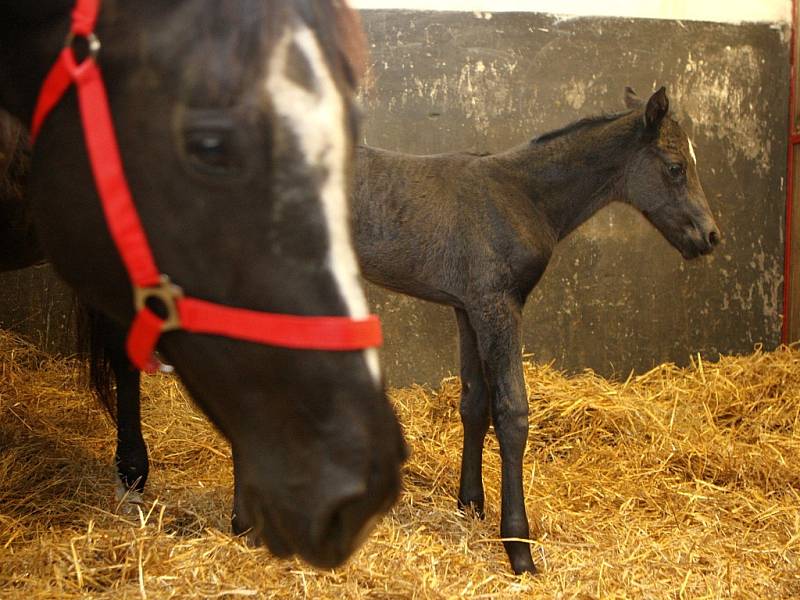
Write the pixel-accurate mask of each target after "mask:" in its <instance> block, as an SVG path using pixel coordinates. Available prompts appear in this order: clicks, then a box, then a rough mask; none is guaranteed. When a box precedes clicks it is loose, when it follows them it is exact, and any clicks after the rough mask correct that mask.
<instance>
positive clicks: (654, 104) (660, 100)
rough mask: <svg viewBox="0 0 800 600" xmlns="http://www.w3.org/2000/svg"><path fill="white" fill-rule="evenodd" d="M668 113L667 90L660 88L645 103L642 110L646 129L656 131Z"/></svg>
mask: <svg viewBox="0 0 800 600" xmlns="http://www.w3.org/2000/svg"><path fill="white" fill-rule="evenodd" d="M668 112H669V98H667V89H666V88H665V87H663V86H662V87H661V89H659V90H658V91H657V92H656V93H655V94H653V95H652V96H650V100H648V101H647V108H645V109H644V123H645V125H646V126H647V128H648V129H658V126H659V125H661V121H663V120H664V117H666V116H667V113H668Z"/></svg>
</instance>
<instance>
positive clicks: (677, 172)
mask: <svg viewBox="0 0 800 600" xmlns="http://www.w3.org/2000/svg"><path fill="white" fill-rule="evenodd" d="M667 170H668V171H669V174H670V175H671V176H672V177H674V178H675V179H679V178H681V177H683V176H684V174H685V173H686V170H685V169H684V168H683V165H682V164H681V163H672V164H671V165H669V166H668V167H667Z"/></svg>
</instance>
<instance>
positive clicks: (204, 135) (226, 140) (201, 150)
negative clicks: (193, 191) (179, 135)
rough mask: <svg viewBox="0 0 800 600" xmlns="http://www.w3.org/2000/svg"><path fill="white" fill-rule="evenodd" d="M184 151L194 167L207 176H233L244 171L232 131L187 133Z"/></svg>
mask: <svg viewBox="0 0 800 600" xmlns="http://www.w3.org/2000/svg"><path fill="white" fill-rule="evenodd" d="M184 150H185V152H186V157H187V158H188V159H189V163H190V164H191V165H192V167H194V168H195V169H197V170H198V171H201V172H203V173H205V174H209V175H231V174H236V173H238V172H240V171H241V170H242V160H241V158H240V156H239V153H238V151H237V150H238V149H237V147H236V144H235V140H234V135H233V131H232V130H227V129H219V130H211V129H209V130H203V129H198V130H191V131H187V132H186V133H185V139H184Z"/></svg>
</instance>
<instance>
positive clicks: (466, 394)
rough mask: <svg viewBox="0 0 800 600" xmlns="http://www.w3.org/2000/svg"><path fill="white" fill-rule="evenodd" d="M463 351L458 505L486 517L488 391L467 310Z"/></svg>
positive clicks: (460, 317)
mask: <svg viewBox="0 0 800 600" xmlns="http://www.w3.org/2000/svg"><path fill="white" fill-rule="evenodd" d="M456 321H457V322H458V334H459V350H460V354H461V424H462V426H463V428H464V445H463V448H462V451H461V482H460V484H459V487H458V507H459V508H460V509H462V510H463V509H465V508H468V507H470V506H471V507H472V508H473V510H474V511H475V514H476V515H478V516H479V517H481V518H483V516H484V510H483V508H484V497H483V478H482V468H483V467H482V463H483V440H484V438H485V437H486V432H487V431H488V430H489V392H488V390H487V389H486V382H485V380H484V378H483V368H482V367H481V358H480V354H479V353H478V340H477V339H476V337H475V330H474V329H473V328H472V325H470V323H469V318H468V317H467V313H466V312H464V311H463V310H461V309H458V308H457V309H456Z"/></svg>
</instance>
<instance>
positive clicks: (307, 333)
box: [31, 0, 383, 371]
mask: <svg viewBox="0 0 800 600" xmlns="http://www.w3.org/2000/svg"><path fill="white" fill-rule="evenodd" d="M99 10H100V0H77V5H76V7H75V9H74V10H73V13H72V29H71V31H70V33H69V35H68V36H67V39H66V42H65V44H64V49H63V50H62V51H61V54H60V55H59V57H58V60H57V61H56V63H55V65H54V66H53V68H52V69H51V71H50V73H49V74H48V76H47V78H46V80H45V82H44V84H43V86H42V90H41V92H40V95H39V100H38V103H37V105H36V109H35V111H34V116H33V123H32V126H31V140H32V143H33V141H34V140H35V139H36V136H37V135H38V133H39V131H40V129H41V127H42V124H43V123H44V120H45V119H46V118H47V115H48V114H49V113H50V112H51V111H52V109H53V108H54V107H55V106H56V105H57V104H58V103H59V102H60V101H61V99H62V98H63V96H64V94H65V93H66V91H67V90H68V89H69V88H70V87H71V86H72V85H75V87H76V89H77V93H78V104H79V106H80V113H81V121H82V123H83V131H84V139H85V142H86V148H87V151H88V155H89V162H90V164H91V168H92V174H93V176H94V181H95V186H96V187H97V191H98V195H99V196H100V202H101V204H102V207H103V213H104V215H105V220H106V224H107V226H108V230H109V233H110V234H111V238H112V239H113V241H114V244H115V245H116V247H117V251H118V252H119V254H120V257H121V258H122V262H123V264H124V266H125V269H126V271H127V272H128V277H129V279H130V282H131V286H132V288H133V303H134V309H135V311H136V314H135V317H134V319H133V323H132V324H131V327H130V330H129V332H128V339H127V343H126V347H127V352H128V357H129V358H130V360H131V362H132V363H133V364H134V365H136V367H138V368H139V369H143V370H147V371H152V370H154V368H155V364H156V363H155V361H154V360H153V352H154V350H155V347H156V344H157V343H158V340H159V338H160V337H161V334H163V333H165V332H167V331H175V330H179V329H182V330H184V331H188V332H192V333H200V334H208V335H218V336H224V337H230V338H235V339H239V340H245V341H248V342H255V343H259V344H265V345H269V346H279V347H283V348H295V349H305V350H338V351H348V350H363V349H365V348H373V347H377V346H380V345H381V344H382V341H383V340H382V334H381V326H380V321H379V320H378V318H377V317H376V316H375V315H369V316H368V317H367V318H365V319H353V318H350V317H340V316H331V317H328V316H300V315H285V314H276V313H268V312H262V311H255V310H247V309H243V308H235V307H232V306H225V305H222V304H216V303H213V302H208V301H206V300H200V299H197V298H190V297H188V296H184V294H183V292H182V290H181V289H180V288H179V287H178V286H176V285H175V284H173V283H172V282H171V281H170V280H169V277H167V276H166V275H164V274H162V273H161V272H160V271H159V269H158V267H157V266H156V262H155V259H154V258H153V254H152V251H151V249H150V244H149V243H148V241H147V235H146V234H145V231H144V228H143V227H142V223H141V220H140V219H139V213H138V212H137V210H136V206H135V204H134V202H133V197H132V195H131V191H130V188H129V186H128V182H127V180H126V178H125V172H124V169H123V167H122V158H121V156H120V152H119V147H118V144H117V139H116V135H115V133H114V126H113V121H112V118H111V111H110V108H109V103H108V97H107V95H106V90H105V85H104V84H103V78H102V75H101V73H100V68H99V67H98V65H97V55H98V53H99V52H100V41H99V39H98V38H97V36H96V35H95V33H94V28H95V23H96V21H97V16H98V12H99ZM76 37H82V38H85V39H86V41H87V43H88V45H89V55H88V57H87V58H86V59H85V60H83V62H81V63H78V62H77V60H76V58H75V53H74V51H73V47H72V46H73V42H74V40H75V38H76ZM151 300H157V301H159V302H160V304H161V305H162V306H163V307H164V309H165V311H166V317H165V318H162V317H160V316H158V315H157V314H156V313H155V312H153V311H152V310H151V309H150V308H149V307H148V302H149V301H151Z"/></svg>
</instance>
